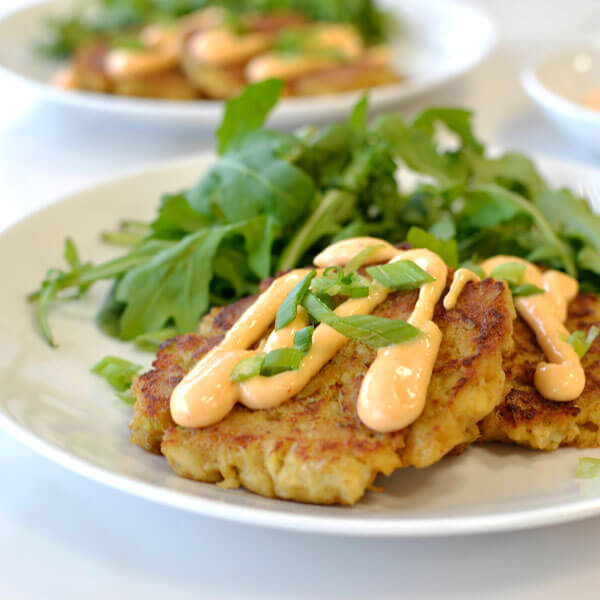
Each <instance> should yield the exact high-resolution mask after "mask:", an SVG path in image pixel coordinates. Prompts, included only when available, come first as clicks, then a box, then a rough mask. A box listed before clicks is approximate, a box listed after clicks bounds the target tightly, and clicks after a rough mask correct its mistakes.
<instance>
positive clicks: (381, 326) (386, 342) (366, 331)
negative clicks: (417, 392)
mask: <svg viewBox="0 0 600 600" xmlns="http://www.w3.org/2000/svg"><path fill="white" fill-rule="evenodd" d="M303 306H304V308H306V310H307V311H308V314H309V315H310V316H311V317H313V318H314V319H315V320H317V321H319V322H321V323H325V324H326V325H329V326H330V327H332V328H333V329H335V330H336V331H337V332H338V333H341V334H342V335H344V336H346V337H347V338H350V339H353V340H357V341H359V342H362V343H363V344H367V345H369V346H373V347H374V348H382V347H384V346H392V345H394V344H401V343H402V342H407V341H409V340H411V339H413V338H415V337H416V336H417V335H419V334H420V333H421V331H420V330H419V329H417V328H416V327H413V326H412V325H409V324H408V323H405V322H404V321H400V320H397V319H384V318H382V317H375V316H373V315H351V316H348V317H340V316H338V315H336V314H335V313H334V312H333V311H332V310H331V309H329V308H328V307H327V306H326V305H325V304H324V303H323V302H321V300H320V299H319V298H317V296H315V295H314V294H312V293H308V294H307V295H306V298H305V299H304V302H303Z"/></svg>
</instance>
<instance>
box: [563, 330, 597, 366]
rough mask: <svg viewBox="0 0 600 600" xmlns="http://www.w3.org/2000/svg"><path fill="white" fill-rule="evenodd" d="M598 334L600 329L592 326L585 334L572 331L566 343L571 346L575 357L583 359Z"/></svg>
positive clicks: (579, 331) (580, 331)
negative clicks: (575, 354)
mask: <svg viewBox="0 0 600 600" xmlns="http://www.w3.org/2000/svg"><path fill="white" fill-rule="evenodd" d="M598 334H600V329H598V327H596V326H594V325H593V326H592V327H590V328H589V329H588V331H587V332H585V331H582V330H581V329H578V330H577V331H574V332H573V333H572V334H571V335H570V336H569V339H568V340H567V341H568V342H569V344H571V346H573V350H575V352H576V353H577V356H579V358H583V357H584V356H585V355H586V354H587V352H588V350H589V349H590V348H591V346H592V344H593V343H594V340H595V339H596V338H597V337H598Z"/></svg>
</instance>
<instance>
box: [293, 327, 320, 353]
mask: <svg viewBox="0 0 600 600" xmlns="http://www.w3.org/2000/svg"><path fill="white" fill-rule="evenodd" d="M314 329H315V328H314V327H313V326H312V325H309V326H308V327H303V328H302V329H300V330H298V331H296V333H295V334H294V348H296V350H300V352H302V354H307V353H308V352H309V351H310V349H311V347H312V335H313V331H314Z"/></svg>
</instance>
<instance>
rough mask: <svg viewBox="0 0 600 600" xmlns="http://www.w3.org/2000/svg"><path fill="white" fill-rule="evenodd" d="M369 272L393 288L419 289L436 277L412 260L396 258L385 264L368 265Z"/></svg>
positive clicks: (403, 289) (380, 281) (374, 277)
mask: <svg viewBox="0 0 600 600" xmlns="http://www.w3.org/2000/svg"><path fill="white" fill-rule="evenodd" d="M366 270H367V273H368V274H369V275H370V276H371V277H372V278H373V279H375V280H377V281H379V283H381V284H382V285H384V286H385V287H388V288H390V289H392V290H399V291H407V290H417V289H419V288H420V287H421V286H422V285H424V284H426V283H430V282H431V281H435V279H434V278H433V277H432V276H431V275H430V274H429V273H427V271H424V270H423V269H421V267H419V265H417V264H415V263H414V262H412V261H410V260H395V261H393V262H389V263H387V264H385V265H376V266H374V267H367V269H366Z"/></svg>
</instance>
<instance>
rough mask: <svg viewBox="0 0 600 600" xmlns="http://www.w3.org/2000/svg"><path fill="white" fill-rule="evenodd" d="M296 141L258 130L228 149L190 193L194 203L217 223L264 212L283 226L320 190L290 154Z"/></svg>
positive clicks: (188, 197) (287, 136) (198, 209)
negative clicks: (289, 158)
mask: <svg viewBox="0 0 600 600" xmlns="http://www.w3.org/2000/svg"><path fill="white" fill-rule="evenodd" d="M297 147H298V142H297V140H296V139H295V138H294V137H293V136H290V135H286V134H278V133H275V132H266V131H262V130H256V131H254V132H251V133H249V134H248V135H246V136H245V137H244V138H243V139H242V140H241V141H239V142H238V143H236V144H235V146H233V147H231V148H228V150H227V152H225V153H224V154H223V155H222V156H221V158H220V159H219V160H218V161H217V162H216V163H215V164H214V165H213V166H212V167H211V168H210V169H209V170H208V172H207V173H206V174H205V175H204V176H203V177H202V179H201V180H200V181H199V182H198V184H197V185H196V186H195V187H193V188H191V189H190V190H188V192H187V193H186V197H187V201H188V203H189V205H190V206H191V207H192V209H194V210H195V211H197V212H198V213H200V214H208V215H211V216H212V218H213V220H214V221H216V222H221V223H222V222H225V223H235V222H238V221H242V220H246V219H251V218H254V217H256V216H257V215H261V214H268V215H270V216H272V217H273V218H274V219H275V220H276V222H277V223H278V224H279V225H281V226H286V225H291V224H292V223H295V222H296V221H298V219H299V218H300V217H302V216H303V215H305V214H306V213H307V211H308V210H309V208H310V206H311V205H312V202H313V199H314V197H315V194H316V188H315V184H314V182H313V180H312V179H311V178H310V177H309V176H308V175H307V174H306V173H304V171H302V170H300V169H299V168H298V167H296V166H295V165H294V164H293V163H292V162H289V160H287V159H286V156H285V154H286V153H289V152H294V148H297Z"/></svg>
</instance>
